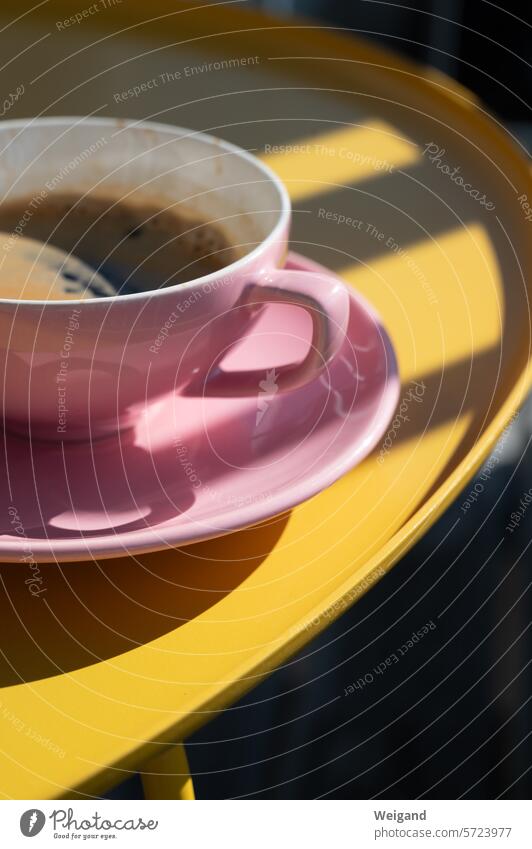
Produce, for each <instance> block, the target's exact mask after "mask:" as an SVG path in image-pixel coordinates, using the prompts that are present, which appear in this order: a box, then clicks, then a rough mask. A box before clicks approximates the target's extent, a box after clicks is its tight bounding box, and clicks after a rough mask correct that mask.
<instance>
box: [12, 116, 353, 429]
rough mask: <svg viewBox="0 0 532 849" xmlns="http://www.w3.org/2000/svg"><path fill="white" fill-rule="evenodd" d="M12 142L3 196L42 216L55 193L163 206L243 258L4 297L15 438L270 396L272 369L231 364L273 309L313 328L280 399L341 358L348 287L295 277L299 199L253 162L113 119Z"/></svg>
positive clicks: (17, 124) (77, 121) (184, 135)
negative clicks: (167, 402) (116, 282)
mask: <svg viewBox="0 0 532 849" xmlns="http://www.w3.org/2000/svg"><path fill="white" fill-rule="evenodd" d="M0 146H1V149H2V151H3V153H2V164H3V168H2V172H1V174H0V187H1V193H0V198H1V200H2V201H6V200H12V199H16V198H18V197H25V198H28V199H30V201H31V202H30V203H29V204H28V215H29V216H30V217H31V214H32V210H33V209H35V205H38V204H39V203H40V202H42V201H43V200H44V199H46V197H48V196H49V195H52V194H53V193H54V192H56V193H59V192H75V193H77V194H80V195H82V194H84V193H87V194H91V193H100V194H105V195H112V196H113V198H115V197H116V199H117V200H118V199H119V198H130V199H132V198H133V199H135V200H137V199H140V200H142V199H146V200H147V201H150V200H152V201H153V199H154V198H156V199H157V202H158V203H159V204H160V205H166V206H169V207H170V206H175V208H176V209H177V210H179V209H180V208H183V209H184V210H187V211H188V212H189V213H192V214H195V215H197V216H198V217H200V218H201V219H202V220H204V221H211V222H213V223H214V222H218V224H219V225H220V226H222V227H223V229H224V231H225V232H226V234H227V235H228V237H229V240H230V241H231V243H232V244H233V245H235V246H237V247H238V248H239V250H240V251H241V253H242V255H241V256H240V258H239V259H238V260H237V261H235V262H233V263H232V264H231V265H228V266H226V267H225V268H223V269H222V270H220V271H216V272H214V273H211V274H208V275H206V276H203V277H200V278H197V279H194V280H190V281H188V282H186V283H182V284H178V285H174V286H168V287H166V288H161V289H155V290H149V291H146V292H140V293H134V294H128V295H120V296H116V297H106V298H94V299H92V300H68V301H67V300H65V301H60V300H53V301H29V300H9V299H1V298H0V330H1V333H0V340H1V341H0V369H1V376H2V382H3V391H2V400H3V417H4V426H5V427H6V428H7V429H9V430H12V431H17V432H19V433H23V434H26V435H29V436H31V437H32V438H37V439H48V440H56V441H57V440H84V439H95V438H100V437H102V436H106V435H109V434H113V433H116V432H117V431H118V430H120V429H122V428H127V427H131V426H132V425H134V423H135V422H136V421H137V420H138V417H139V415H141V414H142V411H143V410H144V409H145V407H146V405H147V404H149V403H151V402H152V401H154V400H156V399H158V398H160V397H162V396H164V395H166V394H168V393H169V392H176V391H178V392H182V393H184V394H187V393H188V394H190V393H205V394H210V395H225V396H227V395H233V396H241V395H254V394H258V392H259V391H260V390H259V382H260V381H261V380H263V379H264V372H261V373H260V375H259V374H256V373H254V372H252V371H251V372H238V373H235V372H230V371H228V372H226V371H224V369H223V355H224V353H225V352H227V351H228V350H229V348H230V347H231V345H233V344H234V343H235V342H237V341H238V339H239V338H240V337H242V335H243V334H244V333H246V332H248V331H249V330H250V326H251V325H252V323H253V322H254V320H255V319H256V317H257V315H258V314H259V313H260V311H261V310H262V308H263V306H264V304H267V303H279V302H280V303H283V304H290V305H295V306H298V307H301V308H302V309H304V310H306V311H307V312H308V313H309V315H310V317H311V319H312V339H311V340H310V344H309V349H308V353H307V355H306V357H305V358H304V359H303V361H302V362H301V363H294V364H292V365H289V366H286V367H285V368H283V369H278V370H277V387H278V389H279V391H290V390H291V389H294V388H296V387H298V386H302V385H303V384H305V383H307V382H308V381H311V380H313V379H314V378H315V377H316V376H317V375H318V374H319V373H320V371H321V370H322V369H323V368H325V367H326V366H327V364H328V363H329V362H330V361H331V359H332V358H333V357H334V356H335V354H336V353H337V351H338V349H339V348H340V346H341V344H342V341H343V339H344V335H345V331H346V327H347V322H348V315H349V300H348V293H347V290H346V288H345V287H344V286H343V285H342V284H341V283H339V281H338V279H337V278H335V277H333V276H328V275H326V274H320V273H313V272H305V271H285V270H284V269H283V268H282V264H283V260H284V257H285V255H286V251H287V241H288V236H289V229H290V217H291V210H290V200H289V197H288V193H287V191H286V189H285V187H284V185H283V183H282V182H281V181H280V179H279V178H278V177H277V176H276V175H275V174H274V173H273V172H272V171H271V170H270V169H269V168H268V167H267V166H266V165H264V164H263V163H262V162H260V161H259V160H258V159H256V158H255V157H254V156H252V155H251V154H249V153H247V152H246V151H244V150H241V149H240V148H238V147H235V145H232V144H229V143H227V142H225V141H221V140H220V139H217V138H214V137H212V136H208V135H205V134H203V133H198V132H194V131H192V130H185V129H182V128H179V127H172V126H167V125H163V124H154V123H148V122H135V121H130V122H125V121H123V120H115V119H102V118H44V119H32V120H24V121H3V122H2V123H1V124H0ZM23 226H24V225H23V224H22V222H21V227H20V232H21V233H22V234H23ZM15 235H16V234H15ZM0 294H1V292H0ZM251 332H252V331H251Z"/></svg>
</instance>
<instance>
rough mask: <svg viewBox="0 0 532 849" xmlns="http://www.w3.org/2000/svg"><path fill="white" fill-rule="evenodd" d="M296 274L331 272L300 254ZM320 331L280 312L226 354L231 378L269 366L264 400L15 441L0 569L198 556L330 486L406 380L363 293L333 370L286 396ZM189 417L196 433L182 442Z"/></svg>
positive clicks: (158, 412)
mask: <svg viewBox="0 0 532 849" xmlns="http://www.w3.org/2000/svg"><path fill="white" fill-rule="evenodd" d="M287 267H288V268H304V269H308V270H320V271H323V269H322V268H321V267H320V266H317V265H316V264H315V263H312V262H310V261H309V260H306V259H304V258H302V257H299V256H297V255H295V254H291V255H290V257H289V259H288V262H287ZM309 325H310V320H309V317H308V315H307V314H306V313H304V312H303V310H300V309H298V308H290V307H286V306H270V307H267V308H266V309H265V310H264V312H263V314H262V315H261V316H260V318H259V320H258V321H257V322H256V323H255V325H254V327H253V330H252V331H250V334H249V336H248V337H247V338H246V339H244V340H243V341H242V342H240V343H239V344H238V346H237V347H235V348H234V349H233V350H232V351H231V353H230V355H229V356H228V357H226V359H225V361H224V364H223V365H224V368H226V369H232V368H234V369H238V370H243V369H264V380H263V381H261V382H260V384H259V386H258V387H257V396H256V397H251V398H246V399H241V398H205V397H180V396H172V397H170V398H166V399H164V400H162V401H160V402H158V403H156V404H153V405H152V406H151V407H150V408H149V410H148V411H147V413H146V415H145V417H144V418H143V419H142V420H141V421H139V424H138V426H137V427H136V428H135V429H134V430H132V431H128V432H127V433H126V434H122V435H121V436H120V437H116V438H114V437H113V438H108V439H104V440H100V441H98V442H94V443H92V444H88V443H65V444H64V445H61V444H60V443H58V444H57V445H56V444H51V443H46V442H34V443H33V444H31V443H29V442H27V441H26V440H24V439H23V438H19V437H16V436H11V435H9V434H6V435H5V436H4V452H3V458H2V460H1V463H2V465H3V466H4V468H3V469H2V477H3V479H5V481H6V483H5V487H4V492H3V495H2V498H3V502H4V503H3V505H2V506H1V508H0V516H2V526H1V527H0V561H2V562H5V561H9V562H17V561H18V562H21V561H22V560H23V559H24V558H25V562H31V559H32V558H33V559H34V560H35V561H40V562H45V561H72V560H87V559H91V558H105V557H122V556H124V555H127V554H136V553H139V552H141V551H155V550H157V549H161V548H165V547H166V546H181V545H186V544H188V543H192V542H198V541H199V540H204V539H208V538H210V537H216V536H220V535H222V534H225V533H228V532H230V531H234V530H238V529H241V528H244V527H247V526H249V525H254V524H256V523H258V522H261V521H263V520H265V519H268V518H269V517H271V516H275V515H277V514H279V513H283V512H284V511H286V510H289V509H290V508H291V507H294V506H295V505H296V504H299V503H300V502H302V501H305V500H306V499H307V498H311V497H312V496H313V495H316V493H318V492H320V491H321V490H322V489H324V488H325V487H327V486H330V484H332V483H333V482H334V481H335V480H337V478H339V477H340V476H341V475H343V474H344V473H345V472H347V471H348V470H349V469H351V468H352V467H353V466H354V465H355V464H356V463H358V462H360V460H362V459H363V458H364V457H365V456H366V455H367V454H368V453H369V452H370V451H371V450H372V448H373V447H374V446H375V445H376V443H377V442H378V441H379V439H380V438H381V436H382V435H383V434H384V432H385V430H386V428H387V426H388V423H389V421H390V419H391V416H392V414H393V411H394V409H395V406H396V404H397V400H398V396H399V376H398V371H397V363H396V359H395V355H394V352H393V349H392V345H391V343H390V340H389V338H388V335H387V334H386V332H385V331H384V329H383V327H382V325H381V323H380V321H379V319H378V317H377V316H376V314H375V313H374V312H373V310H372V309H371V308H370V307H368V305H367V304H366V303H365V302H364V301H363V300H362V299H361V298H360V297H359V296H358V295H356V294H355V293H354V292H353V293H352V295H351V313H350V321H349V329H348V336H347V339H346V341H345V344H344V347H343V349H342V351H341V352H340V353H339V354H338V356H337V357H336V359H335V360H334V362H333V364H332V366H331V367H330V369H329V371H325V372H324V373H323V374H322V375H321V377H320V378H319V379H317V380H315V381H314V382H313V383H311V384H310V385H307V386H306V387H303V388H301V389H297V390H295V391H293V392H287V393H284V394H282V395H280V394H276V385H275V376H276V375H275V367H277V366H281V365H283V364H285V363H290V362H297V361H298V360H300V359H302V358H303V356H304V354H305V353H306V350H307V348H308V340H309V335H310V327H309ZM184 408H186V410H185V409H184ZM176 409H179V416H176ZM177 420H179V421H180V422H183V421H185V422H187V424H186V426H185V428H183V426H182V425H181V428H180V431H179V432H178V431H177V429H176V425H175V422H176V421H177Z"/></svg>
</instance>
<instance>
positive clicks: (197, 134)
mask: <svg viewBox="0 0 532 849" xmlns="http://www.w3.org/2000/svg"><path fill="white" fill-rule="evenodd" d="M33 124H39V125H46V126H54V125H57V126H65V125H68V124H71V125H72V126H75V125H78V126H79V125H80V124H81V125H82V124H93V125H100V126H108V127H116V128H117V129H120V130H122V129H127V128H129V127H147V128H148V129H153V130H156V131H158V132H165V133H169V134H170V135H184V136H185V137H194V138H197V139H199V140H200V141H204V142H207V143H208V144H211V145H213V146H214V145H215V146H216V147H218V148H222V149H223V150H226V151H228V152H230V153H235V154H237V155H238V156H239V157H240V158H241V159H244V160H246V161H247V162H249V163H250V164H252V165H253V166H254V167H255V168H257V170H258V171H262V173H263V174H264V175H265V176H266V177H267V178H268V180H269V181H270V182H271V183H273V184H274V186H275V188H276V189H277V192H278V194H279V199H280V201H281V208H280V211H279V216H278V218H277V221H276V223H275V224H274V226H273V227H272V228H271V230H270V232H269V234H268V235H267V236H266V237H265V238H264V239H263V240H262V241H261V242H260V244H258V245H257V246H256V247H255V248H253V250H252V251H250V252H249V253H246V254H244V256H242V257H239V258H238V259H237V260H235V261H234V262H231V263H230V264H229V265H225V266H223V268H220V269H217V270H216V271H211V272H210V273H209V274H204V275H203V276H202V277H194V278H193V279H192V280H187V281H186V282H185V283H174V284H173V285H172V286H165V287H164V288H162V289H148V290H147V291H145V292H132V293H130V294H124V295H107V296H105V297H95V298H86V299H84V298H69V299H62V300H59V299H55V298H54V299H53V300H43V299H22V298H2V297H0V305H1V304H15V305H17V306H18V308H19V309H23V308H24V307H25V306H33V307H35V306H39V307H47V308H50V307H65V306H67V307H73V306H78V305H83V307H84V308H87V307H90V306H91V305H93V306H100V305H101V304H111V303H112V302H113V301H120V302H123V301H134V300H139V301H140V300H143V299H144V300H145V299H146V298H148V297H150V298H152V297H156V296H163V295H166V294H168V293H170V292H176V291H177V290H179V292H184V291H190V290H191V289H194V288H195V287H196V286H204V285H205V284H209V283H212V282H213V281H215V280H216V279H219V278H220V276H225V275H230V274H235V273H237V272H238V271H240V270H241V269H243V268H244V267H245V266H246V265H248V264H249V262H252V261H253V260H254V259H256V258H257V257H258V256H260V254H262V253H264V252H265V251H267V249H268V247H269V246H270V245H271V244H272V243H274V242H276V241H278V240H279V239H280V238H281V237H282V235H283V233H284V232H285V229H286V228H287V227H288V223H289V220H290V213H291V202H290V197H289V194H288V191H287V189H286V186H285V185H284V183H283V181H282V180H281V178H280V177H278V176H277V174H276V173H275V172H274V171H273V170H272V169H271V168H270V167H269V166H268V165H266V164H265V163H264V162H262V160H260V159H259V158H258V157H257V156H254V155H253V154H252V153H249V152H248V151H247V150H245V149H244V148H242V147H239V146H238V145H236V144H233V143H232V142H228V141H226V140H225V139H222V138H220V137H219V136H214V135H212V134H211V133H204V132H202V131H201V130H191V129H189V128H187V127H180V126H177V125H175V124H164V123H162V122H161V121H144V120H143V119H139V120H135V119H128V118H113V117H102V118H95V117H94V116H88V115H87V116H79V115H78V116H76V115H63V116H54V117H53V118H39V117H37V118H29V119H28V118H13V119H8V120H7V121H2V124H1V127H2V129H6V130H8V129H17V128H20V129H24V128H25V127H30V126H32V125H33Z"/></svg>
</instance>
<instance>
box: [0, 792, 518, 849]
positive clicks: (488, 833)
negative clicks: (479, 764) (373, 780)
mask: <svg viewBox="0 0 532 849" xmlns="http://www.w3.org/2000/svg"><path fill="white" fill-rule="evenodd" d="M528 808H529V802H527V801H497V802H494V801H471V802H468V801H427V802H418V801H416V802H409V801H388V800H387V801H382V802H381V801H376V802H372V801H349V800H341V801H283V802H277V801H275V802H274V801H267V800H264V801H257V800H253V801H208V802H207V801H202V802H191V803H187V802H174V801H137V800H136V801H107V800H83V801H71V802H69V801H51V802H50V801H44V802H43V801H30V802H21V801H3V802H0V826H1V834H2V838H3V839H2V845H5V846H9V847H12V846H19V845H24V846H28V841H29V840H31V839H33V838H35V844H33V845H34V846H35V847H36V849H37V847H41V846H42V847H45V846H51V845H53V846H58V845H61V844H63V843H65V841H69V843H68V844H67V845H69V846H70V845H71V844H72V843H77V844H79V845H81V844H84V845H87V844H90V845H93V846H94V845H96V846H101V845H102V843H105V844H107V845H109V844H110V845H111V846H117V847H118V846H123V847H126V846H143V847H149V846H152V845H153V846H157V847H163V849H166V847H175V846H184V847H198V846H199V847H216V849H225V847H228V849H229V847H230V849H240V847H242V849H250V847H251V849H272V846H273V847H283V849H285V847H290V846H294V847H295V846H304V847H305V849H314V847H316V849H318V847H319V849H323V846H324V845H337V846H339V847H353V849H359V847H366V846H383V847H384V846H388V847H389V846H397V847H401V846H403V847H405V849H406V848H407V849H412V847H419V849H422V848H423V849H424V847H427V849H429V847H431V849H436V847H442V849H444V847H446V846H448V847H449V849H450V847H451V846H452V847H453V849H456V847H459V849H461V847H470V849H472V847H475V846H478V847H480V846H482V847H485V846H490V847H494V849H495V847H497V848H498V847H500V849H503V847H508V849H510V847H518V849H525V847H527V846H530V845H531V844H530V822H529V820H528V813H529V811H528Z"/></svg>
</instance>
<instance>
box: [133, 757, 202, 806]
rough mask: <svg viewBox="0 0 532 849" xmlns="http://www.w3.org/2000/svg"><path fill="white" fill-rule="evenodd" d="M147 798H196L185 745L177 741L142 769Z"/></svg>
mask: <svg viewBox="0 0 532 849" xmlns="http://www.w3.org/2000/svg"><path fill="white" fill-rule="evenodd" d="M141 778H142V786H143V787H144V796H145V798H146V799H194V798H195V797H194V784H193V782H192V778H191V776H190V771H189V766H188V760H187V756H186V753H185V747H184V746H183V745H182V744H181V743H176V744H175V745H174V746H171V747H170V748H169V749H165V751H164V752H163V753H162V754H160V755H157V757H155V758H152V759H151V760H150V761H148V762H147V763H146V764H145V766H144V769H143V770H141Z"/></svg>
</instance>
